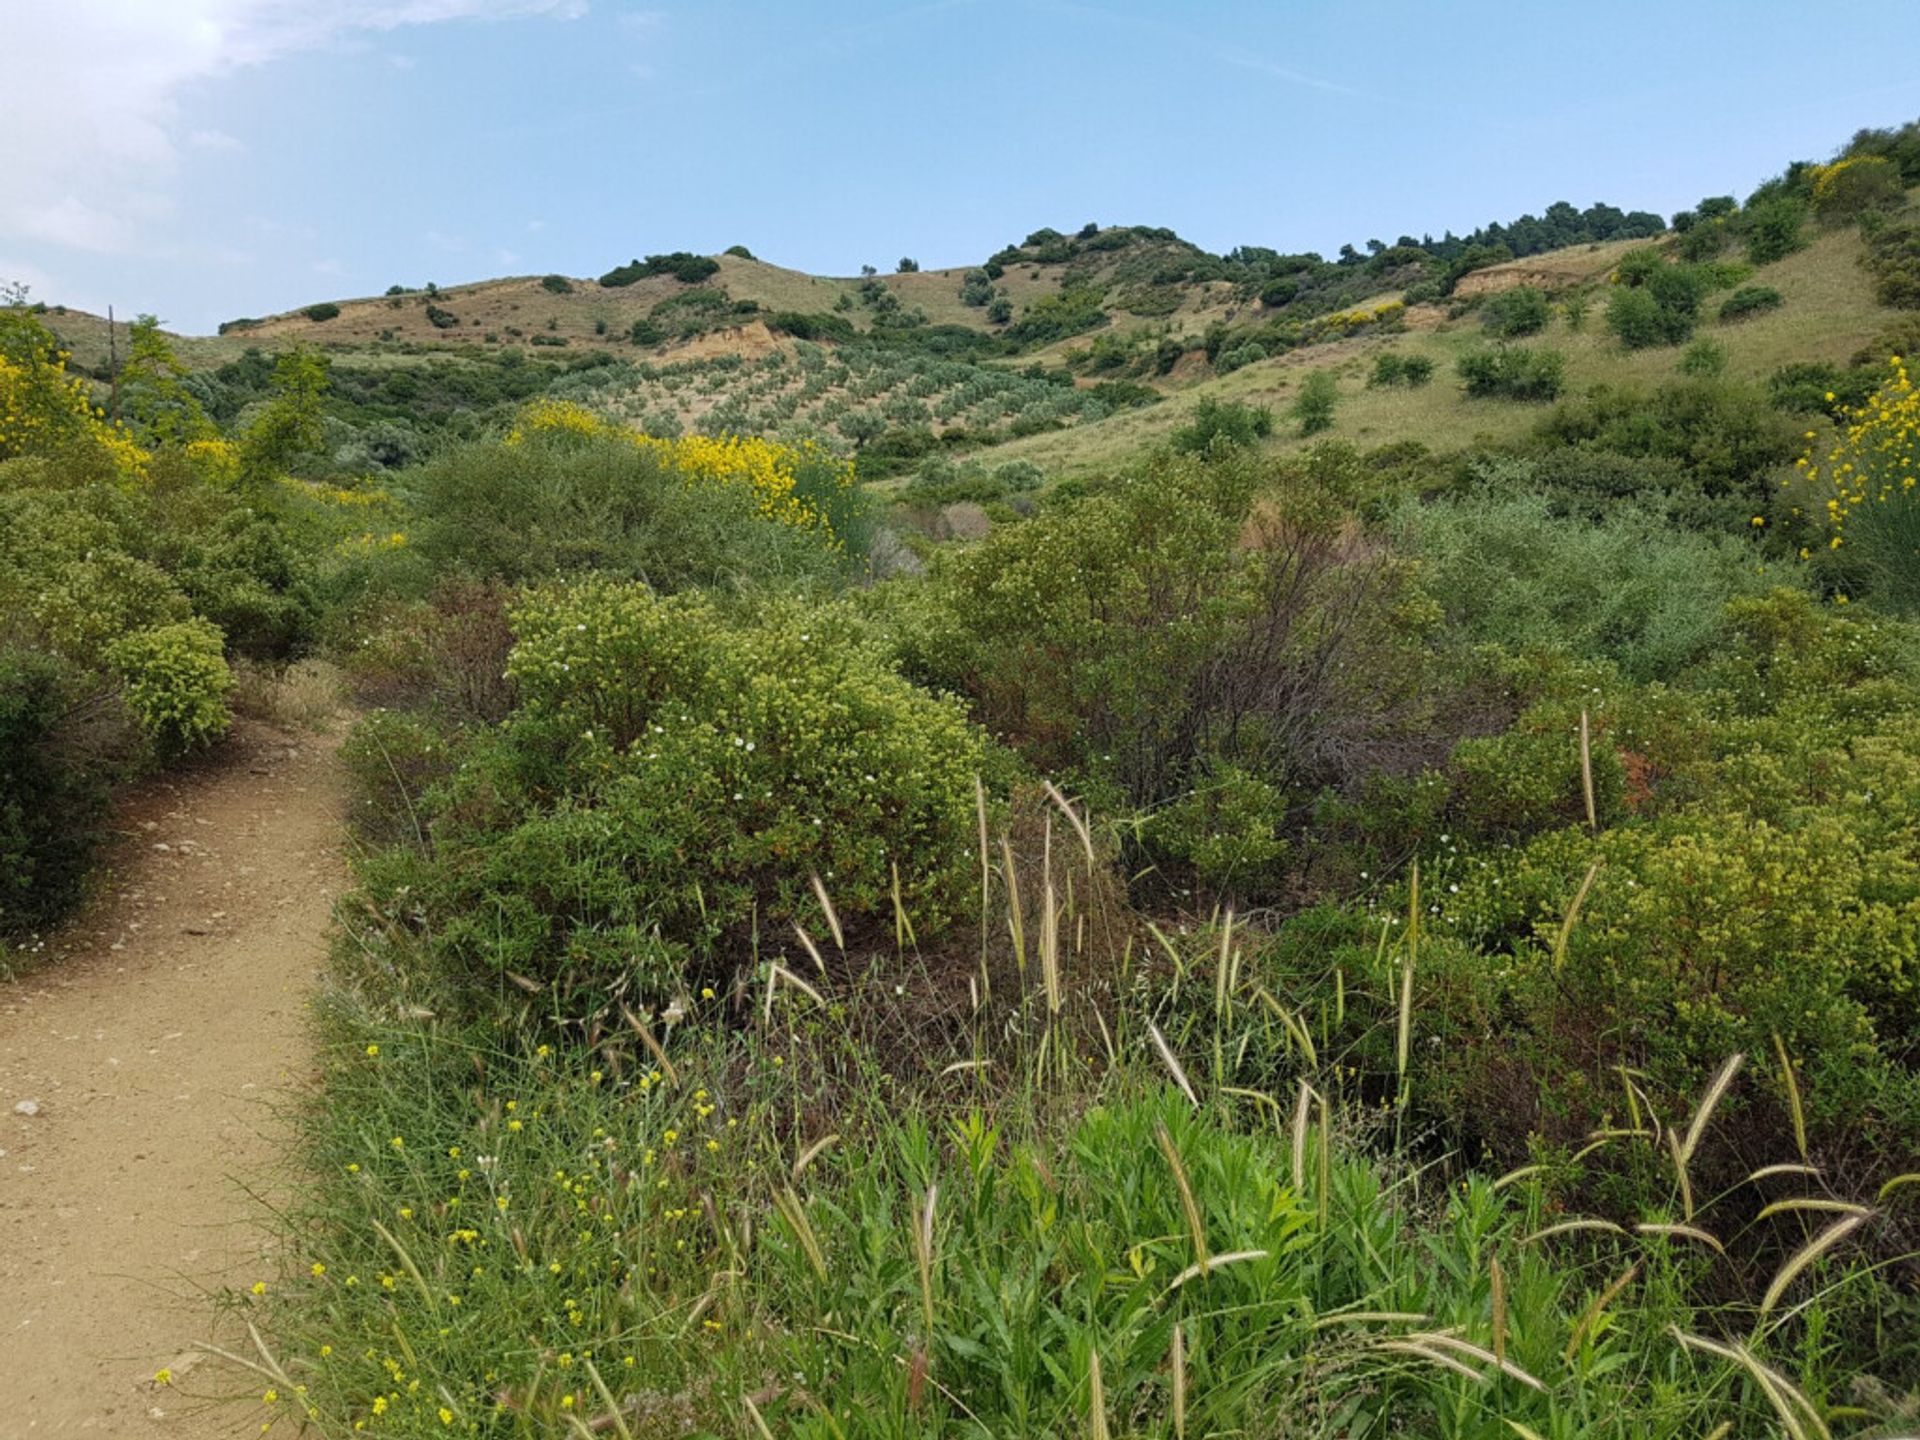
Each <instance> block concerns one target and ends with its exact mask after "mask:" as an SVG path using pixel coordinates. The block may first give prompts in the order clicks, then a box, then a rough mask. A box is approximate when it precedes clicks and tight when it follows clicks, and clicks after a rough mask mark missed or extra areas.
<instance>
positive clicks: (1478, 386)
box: [1458, 345, 1567, 402]
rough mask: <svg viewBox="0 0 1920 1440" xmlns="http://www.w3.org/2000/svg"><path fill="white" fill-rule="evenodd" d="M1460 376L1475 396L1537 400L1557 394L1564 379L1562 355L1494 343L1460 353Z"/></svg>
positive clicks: (1563, 358)
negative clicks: (1464, 353) (1466, 352)
mask: <svg viewBox="0 0 1920 1440" xmlns="http://www.w3.org/2000/svg"><path fill="white" fill-rule="evenodd" d="M1458 369H1459V372H1460V378H1461V379H1462V380H1463V381H1465V382H1466V391H1467V394H1468V395H1470V396H1473V397H1474V398H1476V399H1484V398H1488V397H1497V398H1499V399H1503V400H1522V401H1529V402H1541V401H1547V400H1552V399H1554V398H1555V397H1557V396H1558V395H1559V394H1560V390H1561V388H1562V386H1564V385H1565V383H1566V369H1567V362H1566V357H1565V356H1564V355H1562V354H1561V353H1560V352H1559V351H1558V350H1544V349H1533V348H1529V347H1527V346H1524V345H1497V346H1494V347H1492V348H1490V349H1486V350H1476V351H1472V352H1470V353H1468V354H1466V355H1462V356H1461V357H1460V361H1459V365H1458Z"/></svg>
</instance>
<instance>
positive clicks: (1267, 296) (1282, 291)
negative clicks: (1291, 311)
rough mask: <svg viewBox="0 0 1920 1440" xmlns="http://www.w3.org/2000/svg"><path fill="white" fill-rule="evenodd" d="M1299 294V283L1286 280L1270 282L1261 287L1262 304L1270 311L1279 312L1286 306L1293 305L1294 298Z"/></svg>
mask: <svg viewBox="0 0 1920 1440" xmlns="http://www.w3.org/2000/svg"><path fill="white" fill-rule="evenodd" d="M1299 293H1300V285H1299V282H1298V281H1295V280H1288V279H1284V278H1283V279H1279V280H1269V281H1268V282H1267V283H1266V284H1264V285H1262V286H1261V287H1260V303H1261V304H1262V305H1263V306H1265V307H1266V308H1267V309H1269V310H1278V309H1280V308H1281V307H1282V306H1284V305H1290V304H1292V303H1293V300H1294V297H1295V296H1297V295H1298V294H1299Z"/></svg>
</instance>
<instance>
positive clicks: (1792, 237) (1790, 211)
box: [1741, 195, 1807, 265]
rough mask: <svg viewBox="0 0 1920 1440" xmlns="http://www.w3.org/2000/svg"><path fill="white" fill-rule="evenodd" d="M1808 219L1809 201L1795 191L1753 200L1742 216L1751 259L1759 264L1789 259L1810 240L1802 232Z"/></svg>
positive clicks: (1748, 255) (1748, 253)
mask: <svg viewBox="0 0 1920 1440" xmlns="http://www.w3.org/2000/svg"><path fill="white" fill-rule="evenodd" d="M1806 221H1807V207H1806V205H1805V204H1804V203H1803V202H1802V201H1800V200H1799V199H1797V198H1795V197H1794V196H1791V195H1780V196H1775V197H1771V198H1769V199H1766V200H1763V201H1760V202H1759V203H1757V204H1756V203H1750V204H1749V205H1748V206H1747V208H1746V211H1745V212H1744V213H1743V214H1742V216H1741V229H1742V230H1743V231H1744V232H1745V234H1746V237H1747V259H1749V260H1750V261H1752V262H1753V263H1754V264H1755V265H1771V264H1772V263H1773V262H1774V261H1776V260H1784V259H1786V258H1787V256H1789V255H1791V254H1792V253H1793V252H1794V251H1796V250H1798V249H1800V248H1801V246H1803V245H1805V244H1806V241H1805V239H1804V238H1802V235H1801V231H1802V230H1803V229H1804V228H1805V226H1806Z"/></svg>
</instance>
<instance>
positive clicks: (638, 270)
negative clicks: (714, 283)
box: [600, 250, 720, 290]
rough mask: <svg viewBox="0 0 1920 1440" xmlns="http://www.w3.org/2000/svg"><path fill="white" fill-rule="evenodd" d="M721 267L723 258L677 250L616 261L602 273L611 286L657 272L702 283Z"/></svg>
mask: <svg viewBox="0 0 1920 1440" xmlns="http://www.w3.org/2000/svg"><path fill="white" fill-rule="evenodd" d="M719 269H720V262H719V261H718V260H715V259H714V258H713V257H712V256H709V255H694V254H690V253H689V252H687V251H685V250H675V251H674V252H673V253H671V254H669V255H649V256H647V258H646V259H645V260H630V261H628V262H627V263H626V264H625V265H616V266H614V267H613V269H611V270H609V271H608V272H607V273H606V274H604V275H602V276H601V277H600V283H601V284H602V285H603V286H605V287H606V288H607V289H609V290H611V289H615V288H617V287H619V286H622V285H631V284H633V283H634V282H635V281H638V280H645V279H648V278H650V277H651V276H654V275H671V276H672V277H673V278H674V279H676V280H678V281H679V282H680V283H681V284H683V285H698V284H699V283H700V282H701V281H703V280H705V279H707V278H708V277H709V276H712V275H714V274H715V273H717V272H718V271H719Z"/></svg>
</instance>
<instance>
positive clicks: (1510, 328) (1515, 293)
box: [1480, 285, 1553, 340]
mask: <svg viewBox="0 0 1920 1440" xmlns="http://www.w3.org/2000/svg"><path fill="white" fill-rule="evenodd" d="M1552 316H1553V309H1552V307H1551V306H1550V305H1548V304H1547V297H1546V294H1545V292H1544V291H1541V290H1538V289H1536V288H1534V287H1533V286H1531V285H1521V286H1517V287H1516V288H1514V289H1512V290H1504V291H1502V292H1501V293H1500V294H1498V295H1495V296H1494V297H1493V298H1492V299H1490V300H1488V301H1487V302H1486V303H1485V304H1484V305H1482V306H1481V308H1480V323H1481V324H1482V325H1484V326H1485V327H1486V328H1487V330H1488V331H1489V332H1491V333H1492V334H1494V335H1498V336H1500V337H1501V338H1503V339H1509V340H1511V339H1516V338H1518V337H1520V336H1522V335H1537V334H1538V333H1539V332H1540V331H1542V330H1544V329H1546V328H1547V321H1548V320H1549V319H1551V318H1552Z"/></svg>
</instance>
